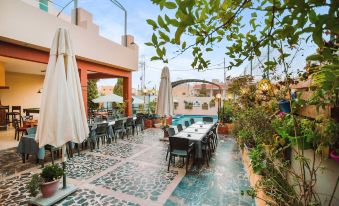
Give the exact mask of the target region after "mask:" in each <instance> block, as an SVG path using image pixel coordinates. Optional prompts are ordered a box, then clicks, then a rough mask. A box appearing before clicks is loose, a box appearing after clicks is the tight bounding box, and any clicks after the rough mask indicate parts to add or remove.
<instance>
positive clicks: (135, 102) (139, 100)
mask: <svg viewBox="0 0 339 206" xmlns="http://www.w3.org/2000/svg"><path fill="white" fill-rule="evenodd" d="M132 104H144V101H143V100H141V99H139V98H138V97H134V96H132Z"/></svg>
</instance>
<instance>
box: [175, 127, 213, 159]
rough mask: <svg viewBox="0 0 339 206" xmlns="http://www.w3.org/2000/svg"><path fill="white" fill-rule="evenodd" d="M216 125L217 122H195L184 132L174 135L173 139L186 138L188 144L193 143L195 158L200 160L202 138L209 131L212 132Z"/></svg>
mask: <svg viewBox="0 0 339 206" xmlns="http://www.w3.org/2000/svg"><path fill="white" fill-rule="evenodd" d="M216 124H217V122H214V123H211V122H208V123H207V122H200V121H199V122H196V123H194V124H192V125H190V126H189V127H186V128H185V129H184V130H182V131H180V132H179V133H177V134H175V135H174V137H179V138H186V139H189V141H190V142H193V143H194V145H195V146H194V147H195V158H196V159H200V160H201V159H202V148H201V141H202V140H203V138H204V137H206V136H207V135H208V133H209V132H210V131H212V129H213V127H214V126H215V125H216Z"/></svg>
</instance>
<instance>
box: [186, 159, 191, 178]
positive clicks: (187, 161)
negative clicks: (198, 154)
mask: <svg viewBox="0 0 339 206" xmlns="http://www.w3.org/2000/svg"><path fill="white" fill-rule="evenodd" d="M186 159H187V160H186V174H187V171H188V164H189V162H190V154H188V155H187V158H186Z"/></svg>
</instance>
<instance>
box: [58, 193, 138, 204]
mask: <svg viewBox="0 0 339 206" xmlns="http://www.w3.org/2000/svg"><path fill="white" fill-rule="evenodd" d="M69 205H72V206H78V205H79V206H96V205H105V206H106V205H108V206H109V205H112V206H113V205H114V206H139V204H136V203H133V202H130V201H126V200H120V199H117V198H115V197H113V196H108V195H102V194H100V193H97V192H95V191H93V190H88V189H80V190H78V191H76V192H75V193H74V194H72V195H70V196H68V197H67V198H65V199H64V200H62V201H61V202H58V203H57V204H56V206H69Z"/></svg>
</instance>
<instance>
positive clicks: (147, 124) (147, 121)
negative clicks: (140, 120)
mask: <svg viewBox="0 0 339 206" xmlns="http://www.w3.org/2000/svg"><path fill="white" fill-rule="evenodd" d="M144 123H145V128H146V129H148V128H152V127H153V121H152V120H151V119H145V122H144Z"/></svg>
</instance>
